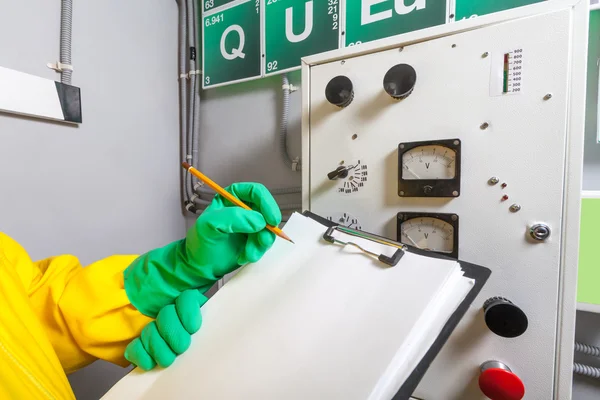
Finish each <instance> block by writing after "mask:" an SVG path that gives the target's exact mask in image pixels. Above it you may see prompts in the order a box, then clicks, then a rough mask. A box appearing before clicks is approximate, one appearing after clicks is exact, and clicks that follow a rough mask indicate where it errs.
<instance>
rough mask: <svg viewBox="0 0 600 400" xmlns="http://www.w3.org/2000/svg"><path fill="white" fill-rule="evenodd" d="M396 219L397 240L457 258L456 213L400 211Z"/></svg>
mask: <svg viewBox="0 0 600 400" xmlns="http://www.w3.org/2000/svg"><path fill="white" fill-rule="evenodd" d="M397 220H398V225H397V228H396V229H397V233H396V235H397V238H396V240H397V241H398V242H400V243H403V244H406V245H408V246H413V247H416V248H418V249H421V250H427V251H432V252H435V253H439V254H442V255H445V256H447V257H452V258H458V215H456V214H434V213H415V212H400V213H398V215H397Z"/></svg>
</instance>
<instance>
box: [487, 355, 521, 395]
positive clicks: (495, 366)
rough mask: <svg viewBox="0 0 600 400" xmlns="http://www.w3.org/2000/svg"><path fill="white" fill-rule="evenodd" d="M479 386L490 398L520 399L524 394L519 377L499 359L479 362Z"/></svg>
mask: <svg viewBox="0 0 600 400" xmlns="http://www.w3.org/2000/svg"><path fill="white" fill-rule="evenodd" d="M479 388H480V389H481V391H482V392H483V394H485V395H486V396H487V397H489V398H490V399H491V400H521V399H522V398H523V396H525V386H524V385H523V382H522V381H521V379H520V378H519V377H518V376H517V375H515V374H514V373H513V372H512V371H511V370H510V368H508V367H507V366H506V365H504V364H503V363H501V362H499V361H487V362H485V363H483V364H481V375H479Z"/></svg>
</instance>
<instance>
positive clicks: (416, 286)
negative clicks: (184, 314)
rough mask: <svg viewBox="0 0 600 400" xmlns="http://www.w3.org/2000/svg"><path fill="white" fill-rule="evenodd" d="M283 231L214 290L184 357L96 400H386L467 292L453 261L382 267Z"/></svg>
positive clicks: (299, 229)
mask: <svg viewBox="0 0 600 400" xmlns="http://www.w3.org/2000/svg"><path fill="white" fill-rule="evenodd" d="M284 230H285V232H286V233H287V234H288V235H289V236H290V237H291V238H292V239H293V240H294V241H295V242H296V244H295V245H294V244H291V243H288V242H285V241H283V240H280V239H278V240H277V241H276V243H275V245H274V246H273V248H272V249H271V250H270V251H269V252H267V254H266V255H265V256H264V257H263V258H262V259H261V260H260V261H259V262H257V263H255V264H250V265H247V266H245V267H244V268H243V269H242V270H241V271H240V272H239V273H238V274H237V275H236V276H235V277H234V278H233V279H231V280H230V281H229V282H228V283H227V284H226V285H225V286H224V287H223V288H222V289H221V290H220V291H219V292H217V294H216V295H215V296H214V297H213V298H211V299H210V300H209V302H208V303H207V304H206V305H205V306H204V307H203V308H202V315H203V321H204V322H203V325H202V328H201V329H200V331H199V332H198V333H197V334H196V335H194V338H193V344H192V347H191V348H190V349H189V350H188V351H187V352H186V353H184V354H183V355H182V356H180V357H178V359H177V360H176V362H175V363H174V364H173V365H172V366H171V367H169V368H167V369H165V370H155V371H152V372H149V373H143V372H137V371H134V372H132V373H131V374H129V375H128V376H127V377H125V378H124V379H123V380H122V381H121V382H119V383H118V384H117V385H116V386H115V387H114V388H113V389H112V390H111V391H110V392H109V393H108V394H107V395H106V397H105V398H107V399H112V398H114V399H121V398H128V399H135V398H143V399H166V398H172V399H192V398H193V399H211V400H213V399H218V400H239V399H245V400H259V399H260V400H270V399H273V400H275V399H277V400H281V399H286V400H295V399H297V400H307V399H328V400H335V399H340V400H351V399H356V400H365V399H373V400H374V399H391V398H392V397H393V396H394V394H395V393H396V392H397V391H398V389H399V388H400V386H401V385H402V384H403V383H404V381H405V380H406V379H407V378H408V376H409V375H410V374H411V372H412V371H413V369H414V368H415V367H416V366H417V364H418V363H419V362H420V360H421V359H422V358H423V356H424V355H425V353H426V352H427V350H428V349H429V348H430V346H431V344H432V343H433V341H434V340H435V339H436V338H437V336H438V335H439V333H440V331H441V330H442V328H443V326H444V325H445V323H446V322H447V321H448V319H449V317H450V316H451V314H452V313H453V312H454V311H455V310H456V308H457V306H458V305H459V304H460V302H461V301H462V300H463V299H464V298H465V296H466V294H467V293H468V292H469V290H470V289H471V287H472V285H473V281H472V280H470V279H467V278H465V277H463V273H462V270H461V268H460V265H459V264H458V262H456V261H451V260H442V259H437V258H430V257H423V256H419V255H416V254H413V253H408V252H407V253H406V254H405V255H404V257H403V258H402V259H401V260H400V262H399V263H398V264H397V265H396V266H394V267H389V266H387V265H385V264H383V263H381V262H380V261H378V260H377V259H376V258H374V257H371V256H368V255H366V254H365V253H362V252H361V251H360V250H358V249H355V248H354V247H351V246H345V247H344V246H340V245H337V244H331V243H328V242H326V241H324V240H323V239H322V236H323V233H324V232H325V231H326V227H324V226H323V225H321V224H319V223H318V222H316V221H314V220H312V219H310V218H308V217H305V216H303V215H301V214H294V215H293V216H292V218H291V219H290V221H289V222H288V223H287V224H286V226H285V229H284ZM336 238H339V239H341V240H344V241H352V242H354V243H357V244H360V245H361V246H363V247H365V248H367V249H368V250H370V251H373V252H375V253H378V254H379V253H384V254H386V255H388V256H391V255H392V254H393V253H394V252H395V251H396V250H397V249H396V248H392V247H389V246H387V245H383V244H379V243H376V242H372V241H368V240H366V239H362V238H357V237H354V236H349V235H348V236H346V235H345V234H343V233H341V232H336Z"/></svg>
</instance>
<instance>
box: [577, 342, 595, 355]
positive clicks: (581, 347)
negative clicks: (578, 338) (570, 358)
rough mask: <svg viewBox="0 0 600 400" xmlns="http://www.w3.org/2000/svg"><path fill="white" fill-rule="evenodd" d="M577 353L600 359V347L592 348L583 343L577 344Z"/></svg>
mask: <svg viewBox="0 0 600 400" xmlns="http://www.w3.org/2000/svg"><path fill="white" fill-rule="evenodd" d="M575 351H576V352H577V353H583V354H587V355H588V356H594V357H600V347H596V346H590V345H589V344H585V343H581V342H575Z"/></svg>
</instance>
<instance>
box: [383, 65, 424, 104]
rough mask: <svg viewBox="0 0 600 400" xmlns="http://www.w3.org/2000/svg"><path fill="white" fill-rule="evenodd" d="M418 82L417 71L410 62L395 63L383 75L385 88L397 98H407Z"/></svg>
mask: <svg viewBox="0 0 600 400" xmlns="http://www.w3.org/2000/svg"><path fill="white" fill-rule="evenodd" d="M415 83H417V71H415V69H414V68H413V67H411V66H410V65H408V64H398V65H394V66H393V67H392V68H390V69H389V70H388V72H386V74H385V76H384V77H383V88H384V89H385V91H386V92H387V94H389V95H390V96H392V97H393V98H394V99H396V100H402V99H405V98H407V97H408V96H409V95H410V94H411V93H412V91H413V89H414V88H415Z"/></svg>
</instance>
